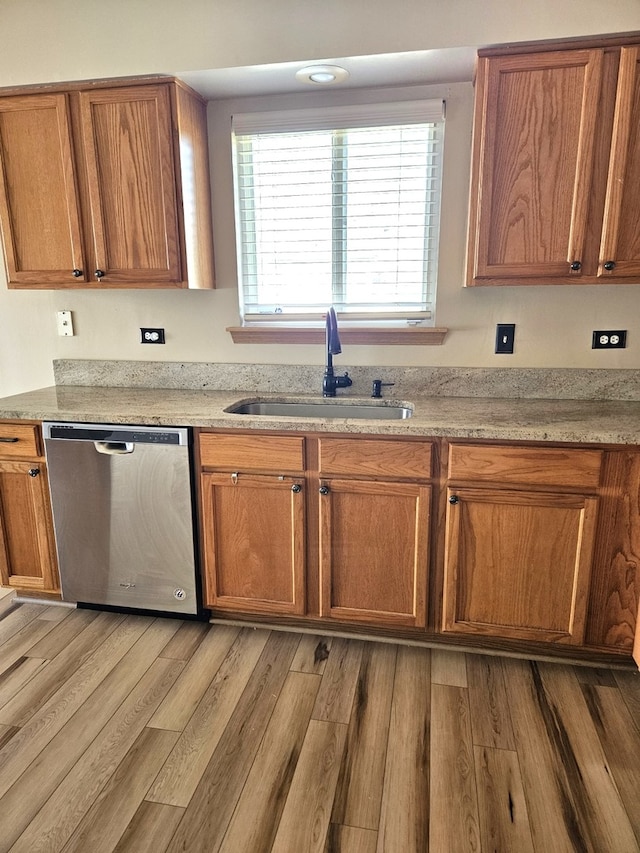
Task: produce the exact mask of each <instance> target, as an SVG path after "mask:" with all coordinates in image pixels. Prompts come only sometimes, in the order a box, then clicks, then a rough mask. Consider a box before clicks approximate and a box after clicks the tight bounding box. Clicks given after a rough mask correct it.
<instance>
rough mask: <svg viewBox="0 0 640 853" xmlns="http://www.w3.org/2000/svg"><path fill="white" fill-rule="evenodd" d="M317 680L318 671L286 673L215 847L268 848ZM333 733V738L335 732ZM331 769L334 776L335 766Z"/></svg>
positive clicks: (229, 851) (258, 851) (257, 851)
mask: <svg viewBox="0 0 640 853" xmlns="http://www.w3.org/2000/svg"><path fill="white" fill-rule="evenodd" d="M319 684H320V676H318V675H310V674H308V673H302V672H290V673H289V674H288V675H287V679H286V681H285V683H284V685H283V687H282V691H281V693H280V696H279V698H278V701H277V703H276V706H275V708H274V709H273V714H272V716H271V719H270V720H269V725H268V726H267V729H266V731H265V733H264V738H263V739H262V743H261V744H260V748H259V749H258V752H257V754H256V758H255V761H254V763H253V766H252V767H251V771H250V773H249V775H248V777H247V781H246V783H245V785H244V788H243V790H242V794H241V796H240V799H239V801H238V805H237V807H236V810H235V811H234V813H233V817H232V819H231V823H230V824H229V828H228V830H227V832H226V834H225V836H224V839H223V841H222V844H221V846H220V848H219V849H220V851H221V853H238V851H240V850H251V851H252V853H269V851H271V850H272V847H273V844H274V839H275V836H276V831H277V829H278V824H279V822H280V817H281V815H282V813H283V810H284V807H285V801H286V798H287V794H288V792H289V789H290V786H291V782H292V779H293V776H294V771H295V769H296V765H297V763H298V758H299V756H300V753H301V750H302V744H303V741H304V739H305V734H306V731H307V729H308V727H309V720H310V718H311V711H312V709H313V705H314V702H315V699H316V694H317V692H318V687H319ZM333 736H334V741H335V732H334V735H333ZM343 737H344V727H343ZM337 750H338V745H337V744H335V742H334V755H333V760H334V761H335V751H337ZM335 774H336V776H337V768H336V770H335ZM334 784H335V783H334ZM305 808H306V806H305ZM297 817H298V819H299V820H301V821H302V819H303V816H302V815H300V814H299V815H297ZM328 822H329V810H328V808H327V824H328ZM280 849H282V848H280ZM293 849H296V848H295V847H294V848H293ZM301 849H304V848H301Z"/></svg>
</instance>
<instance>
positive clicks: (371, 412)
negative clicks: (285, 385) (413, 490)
mask: <svg viewBox="0 0 640 853" xmlns="http://www.w3.org/2000/svg"><path fill="white" fill-rule="evenodd" d="M225 412H228V413H229V414H234V415H258V416H259V415H280V416H284V417H289V418H315V419H316V420H318V419H321V418H360V419H362V418H365V419H367V420H402V419H404V418H410V417H411V415H412V414H413V409H412V408H410V407H409V406H402V405H397V404H393V403H351V402H349V401H347V400H345V401H344V402H343V401H342V400H340V401H338V400H331V401H328V400H327V401H325V400H320V401H318V402H314V401H312V400H308V401H307V400H287V401H280V402H278V401H275V400H241V401H240V402H238V403H234V404H233V405H231V406H229V407H228V408H227V409H225Z"/></svg>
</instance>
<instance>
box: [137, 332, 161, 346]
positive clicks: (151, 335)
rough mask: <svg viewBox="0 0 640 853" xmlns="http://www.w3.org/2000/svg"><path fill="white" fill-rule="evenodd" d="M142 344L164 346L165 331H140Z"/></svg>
mask: <svg viewBox="0 0 640 853" xmlns="http://www.w3.org/2000/svg"><path fill="white" fill-rule="evenodd" d="M140 343H141V344H163V343H164V329H140Z"/></svg>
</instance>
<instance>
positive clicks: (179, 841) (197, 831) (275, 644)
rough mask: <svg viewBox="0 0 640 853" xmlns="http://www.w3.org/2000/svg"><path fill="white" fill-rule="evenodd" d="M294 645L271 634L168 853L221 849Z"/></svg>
mask: <svg viewBox="0 0 640 853" xmlns="http://www.w3.org/2000/svg"><path fill="white" fill-rule="evenodd" d="M297 646H298V638H297V637H296V636H295V635H294V634H287V633H277V632H273V633H272V634H271V636H270V637H269V640H268V642H267V645H266V646H265V649H264V652H263V654H262V656H261V657H260V660H259V661H258V664H257V665H256V667H255V669H254V671H253V673H252V675H251V678H250V679H249V683H248V684H247V687H246V689H245V691H244V693H243V694H242V696H241V698H240V701H239V702H238V705H237V707H236V709H235V711H234V713H233V716H232V717H231V719H230V720H229V723H228V724H227V727H226V729H225V731H224V734H223V735H222V737H221V738H220V742H219V744H218V747H217V749H216V751H215V753H214V755H213V757H212V759H211V761H210V762H209V764H208V766H207V768H206V770H205V772H204V773H203V774H202V778H201V780H200V782H199V784H198V787H197V788H196V790H195V792H194V794H193V797H192V798H191V800H190V802H189V806H188V808H187V810H186V812H185V817H184V820H182V821H181V823H180V826H179V827H178V830H177V831H176V833H175V835H174V837H173V838H172V839H171V843H170V844H169V846H168V848H167V850H168V851H169V853H183V851H185V850H188V851H189V853H216V851H217V850H219V848H220V844H221V843H222V839H223V837H224V834H225V832H226V830H227V827H228V825H229V821H230V820H231V816H232V814H233V810H234V809H235V807H236V803H237V802H238V798H239V797H240V794H241V792H242V788H243V786H244V783H245V780H246V778H247V775H248V774H249V770H250V769H251V765H252V764H253V761H254V758H255V755H256V751H257V749H258V747H259V745H260V743H261V742H262V739H263V735H264V733H265V729H266V727H267V723H268V722H269V720H270V718H271V715H272V713H273V709H274V706H275V704H276V700H277V698H278V696H279V694H280V691H281V690H282V685H283V684H284V681H285V679H286V678H287V675H288V673H289V668H290V666H291V661H292V660H293V656H294V654H295V651H296V648H297ZM307 677H311V676H307ZM314 677H315V676H314Z"/></svg>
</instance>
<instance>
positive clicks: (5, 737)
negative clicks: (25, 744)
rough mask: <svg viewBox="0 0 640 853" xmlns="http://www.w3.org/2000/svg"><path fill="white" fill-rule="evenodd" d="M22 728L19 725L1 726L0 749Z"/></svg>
mask: <svg viewBox="0 0 640 853" xmlns="http://www.w3.org/2000/svg"><path fill="white" fill-rule="evenodd" d="M19 731H20V729H19V728H18V727H17V726H0V751H2V750H3V749H4V747H5V744H7V743H9V741H10V740H11V738H12V737H13V736H14V735H16V734H17V733H18V732H19Z"/></svg>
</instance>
